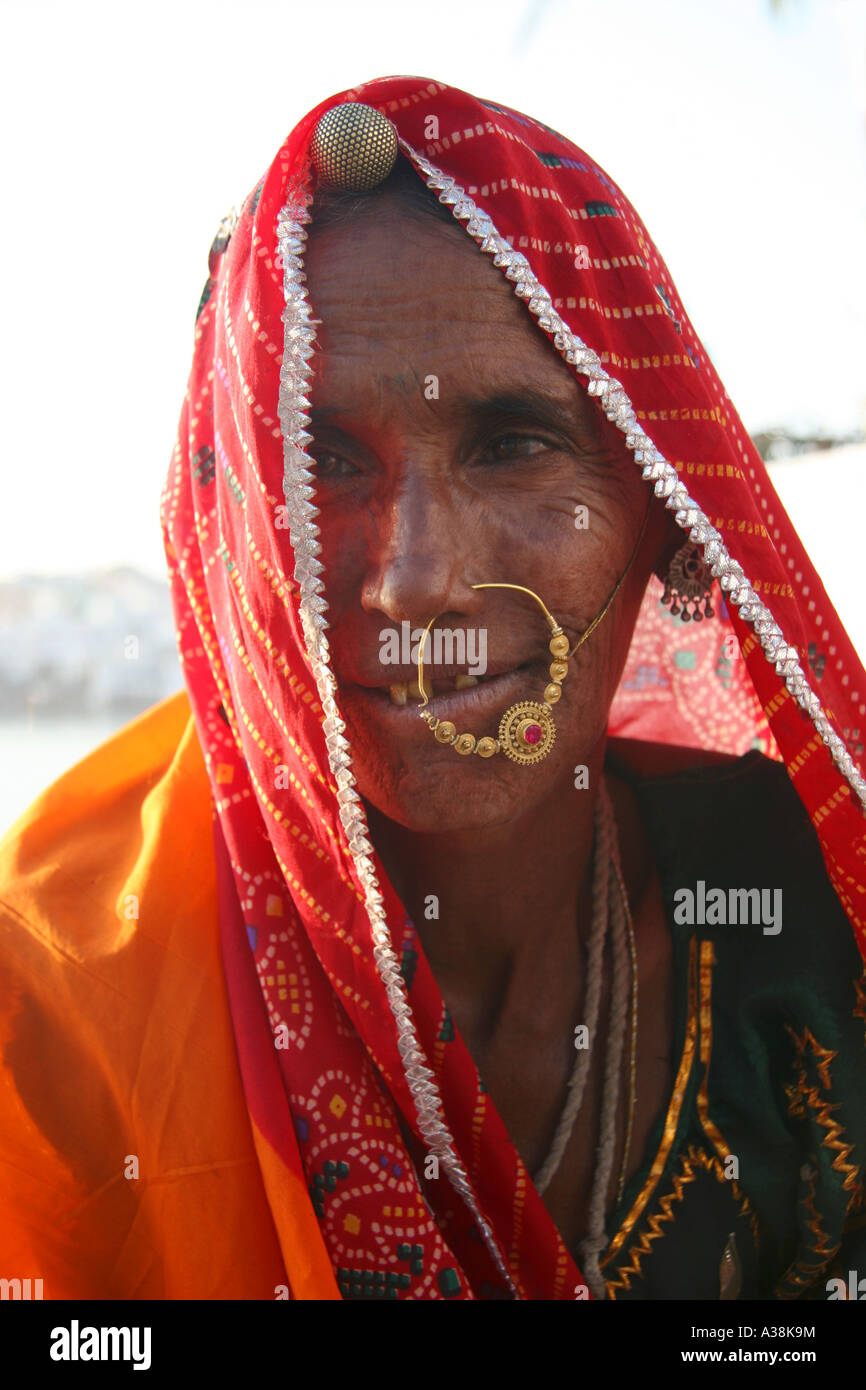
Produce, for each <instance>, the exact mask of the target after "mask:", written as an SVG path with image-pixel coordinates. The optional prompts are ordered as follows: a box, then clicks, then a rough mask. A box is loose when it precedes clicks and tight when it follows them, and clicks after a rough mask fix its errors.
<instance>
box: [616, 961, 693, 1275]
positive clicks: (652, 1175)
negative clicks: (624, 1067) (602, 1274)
mask: <svg viewBox="0 0 866 1390" xmlns="http://www.w3.org/2000/svg"><path fill="white" fill-rule="evenodd" d="M695 957H696V942H695V939H694V937H692V940H691V944H690V947H689V1000H688V1022H687V1024H686V1036H685V1041H684V1043H683V1052H682V1057H681V1058H680V1065H679V1068H678V1070H677V1075H676V1080H675V1082H674V1093H673V1095H672V1097H671V1101H670V1105H669V1106H668V1113H667V1115H666V1116H665V1123H664V1129H663V1131H662V1139H661V1144H660V1145H659V1150H658V1153H657V1154H656V1156H655V1159H654V1160H653V1165H652V1168H651V1169H650V1171H649V1175H648V1177H647V1180H646V1182H645V1183H644V1185H643V1187H642V1188H641V1190H640V1192H639V1193H638V1195H637V1197H636V1198H635V1200H634V1202H633V1203H632V1207H631V1210H630V1211H629V1213H628V1215H627V1216H626V1218H625V1220H624V1221H623V1223H622V1225H621V1226H620V1228H619V1230H618V1231H617V1233H616V1235H615V1236H614V1237H613V1240H612V1241H611V1243H610V1245H609V1246H608V1248H607V1250H606V1252H605V1254H604V1256H603V1257H602V1259H601V1260H600V1264H601V1267H602V1268H604V1266H605V1265H606V1264H608V1263H609V1261H610V1260H612V1259H613V1257H614V1256H615V1255H616V1253H617V1251H618V1250H619V1249H620V1248H621V1247H622V1245H623V1242H624V1241H625V1239H626V1236H627V1235H628V1233H629V1231H630V1230H631V1228H632V1227H633V1226H634V1224H635V1222H636V1221H637V1220H638V1218H639V1217H640V1215H641V1212H642V1211H643V1209H644V1207H645V1206H646V1204H647V1202H648V1201H649V1199H650V1197H651V1196H652V1193H653V1192H654V1191H655V1189H656V1187H657V1185H658V1181H659V1178H660V1177H661V1175H662V1173H663V1171H664V1166H665V1164H666V1162H667V1158H668V1154H669V1153H670V1151H671V1145H672V1144H673V1142H674V1136H675V1135H676V1132H677V1125H678V1124H679V1119H680V1110H681V1109H682V1104H683V1098H684V1096H685V1093H686V1087H687V1085H688V1081H689V1077H690V1075H691V1070H692V1063H693V1062H694V1057H695V1039H696V1036H697V1026H698V1010H697V982H696V974H697V971H696V968H695Z"/></svg>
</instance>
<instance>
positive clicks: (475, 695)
mask: <svg viewBox="0 0 866 1390" xmlns="http://www.w3.org/2000/svg"><path fill="white" fill-rule="evenodd" d="M424 685H425V688H426V689H427V690H428V691H429V689H430V686H429V682H428V680H426V679H425V682H424ZM349 689H350V690H351V691H352V692H353V694H356V695H358V696H360V698H361V700H362V701H363V704H364V705H365V706H366V708H367V709H368V710H370V712H371V713H372V714H373V716H374V718H376V719H378V720H380V721H381V722H382V723H385V724H387V725H389V726H390V727H392V728H393V729H395V730H397V729H401V730H403V731H407V730H408V729H409V728H411V725H412V723H413V721H414V723H415V724H416V725H417V727H418V730H419V732H421V731H423V733H424V734H425V735H426V737H428V738H429V737H430V734H429V730H428V729H425V728H424V725H423V723H422V720H421V719H420V718H419V714H420V711H421V710H422V709H423V710H424V711H425V713H428V714H432V715H435V716H436V718H437V719H450V720H452V721H453V722H454V723H455V724H456V725H457V731H458V733H463V732H464V730H465V721H467V720H476V721H477V720H482V719H490V720H493V719H496V720H497V721H498V718H500V717H501V716H502V714H504V712H505V710H506V709H507V708H508V706H509V705H510V704H513V703H514V701H515V700H520V699H523V700H539V701H540V700H541V698H542V696H543V693H544V682H543V679H542V677H541V676H540V675H539V676H538V679H537V680H534V679H533V666H532V665H527V666H519V667H516V668H515V669H514V670H513V671H505V672H504V673H503V674H502V675H500V676H489V677H487V678H486V679H485V680H483V681H479V683H478V684H477V685H472V686H469V687H468V688H467V689H463V690H450V691H442V692H441V693H439V694H436V693H434V694H433V696H432V697H431V698H430V699H429V700H428V701H427V704H426V705H422V704H421V699H420V697H419V696H413V695H409V696H408V697H407V700H406V703H405V705H400V704H395V703H394V702H393V700H392V698H391V694H390V691H389V690H388V689H384V690H378V689H374V688H372V687H370V686H363V685H355V686H351V687H349ZM465 731H466V732H469V733H474V734H477V736H478V737H481V735H482V734H485V733H486V734H490V735H491V736H494V735H495V733H496V730H495V728H494V729H492V730H491V729H489V728H476V727H473V728H470V729H468V730H465Z"/></svg>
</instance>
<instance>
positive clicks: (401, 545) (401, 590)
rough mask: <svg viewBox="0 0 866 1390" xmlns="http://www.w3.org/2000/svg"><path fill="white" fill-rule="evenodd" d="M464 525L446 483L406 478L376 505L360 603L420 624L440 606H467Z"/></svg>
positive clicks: (471, 606)
mask: <svg viewBox="0 0 866 1390" xmlns="http://www.w3.org/2000/svg"><path fill="white" fill-rule="evenodd" d="M468 532H469V528H468V527H467V526H466V525H465V512H464V513H463V521H461V511H460V508H459V506H458V505H457V504H456V502H455V499H454V496H453V492H452V490H451V489H450V488H448V487H446V486H443V485H441V484H440V483H439V482H438V480H430V479H417V478H416V479H412V480H407V481H405V482H404V484H403V485H402V486H401V488H400V489H399V490H398V491H395V493H394V494H393V495H392V497H391V498H390V499H389V501H388V503H387V505H386V506H385V507H383V508H382V511H381V513H380V514H379V517H378V519H377V525H376V527H375V529H374V534H373V537H372V541H371V547H372V552H371V553H370V554H369V560H368V569H367V574H366V576H365V579H364V582H363V584H362V588H361V605H362V607H363V608H364V609H366V610H367V611H371V612H372V611H375V612H379V613H384V614H385V615H386V616H387V617H389V618H390V619H391V620H392V621H393V622H403V621H406V620H408V621H409V622H413V623H420V624H421V625H422V626H425V625H426V624H427V623H428V622H429V621H430V619H431V618H433V617H436V616H438V614H440V613H446V612H455V611H457V612H467V611H469V612H471V611H474V610H475V609H476V608H478V606H479V599H480V595H479V594H478V593H476V592H475V591H474V590H473V589H472V587H471V585H472V582H473V580H474V579H475V578H476V576H475V574H474V573H472V572H470V560H471V557H470V555H469V554H468V550H469V535H468Z"/></svg>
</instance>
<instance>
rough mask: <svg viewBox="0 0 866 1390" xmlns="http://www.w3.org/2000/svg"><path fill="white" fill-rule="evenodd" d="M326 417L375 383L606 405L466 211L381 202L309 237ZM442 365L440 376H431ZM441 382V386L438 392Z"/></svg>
mask: <svg viewBox="0 0 866 1390" xmlns="http://www.w3.org/2000/svg"><path fill="white" fill-rule="evenodd" d="M305 269H306V272H307V279H308V290H309V298H310V304H311V308H312V313H313V318H314V320H315V321H316V323H317V334H316V337H317V341H316V352H315V356H314V358H313V359H312V362H311V366H312V369H313V381H314V386H313V399H314V405H315V406H316V407H318V411H317V412H314V418H316V415H317V416H318V419H319V421H320V422H321V421H322V420H324V419H325V418H326V417H327V416H328V415H333V414H334V413H335V411H336V410H338V409H339V407H340V406H341V405H342V404H345V405H346V407H347V408H348V407H350V406H352V407H354V406H355V405H356V404H357V398H358V397H359V395H361V396H363V393H364V392H365V391H369V390H370V389H371V388H372V387H373V386H374V383H375V385H376V387H377V390H376V391H375V392H374V395H375V396H376V397H377V398H378V396H379V395H380V394H381V392H382V391H383V390H384V391H387V392H388V393H389V394H390V393H393V394H395V395H399V394H400V393H401V392H405V393H409V392H416V393H417V392H418V390H419V388H420V389H421V391H424V390H425V388H426V390H427V399H428V400H430V399H439V400H442V399H443V397H444V396H446V395H447V396H448V397H449V399H450V403H451V404H452V405H453V406H454V407H455V408H459V407H461V406H464V405H465V406H467V407H468V406H469V405H470V404H471V403H472V402H478V403H479V405H480V404H482V403H484V402H486V401H487V400H494V399H495V398H497V397H501V398H503V400H504V399H505V398H506V397H509V396H514V395H515V394H516V393H518V392H523V394H524V395H525V396H526V398H527V400H530V401H531V400H532V399H533V398H534V399H535V401H536V403H537V404H538V405H539V406H541V405H542V404H545V405H546V406H547V407H548V408H549V409H550V411H551V413H553V412H555V411H556V410H559V412H560V413H561V415H562V416H563V418H564V417H565V415H566V414H567V415H569V416H573V415H574V414H575V413H579V414H584V413H585V414H586V415H587V417H589V418H590V419H592V420H593V421H595V420H596V419H597V417H598V416H599V412H598V410H597V408H596V407H595V405H594V403H593V402H592V401H590V400H589V399H588V397H587V396H586V392H585V391H584V390H583V389H582V388H581V387H580V386H579V385H578V383H577V381H576V380H575V378H574V376H573V375H572V373H571V372H570V371H569V370H568V368H567V367H566V365H565V363H564V362H563V361H562V359H561V357H560V356H559V354H558V353H557V352H556V350H555V349H554V347H553V346H552V344H551V343H550V342H549V341H548V339H547V338H546V337H545V335H544V334H543V333H542V332H541V330H540V329H539V328H538V327H537V325H536V324H535V322H534V320H533V318H532V317H531V315H530V314H529V313H528V312H527V310H526V307H525V306H524V304H523V303H522V302H521V301H520V300H519V299H518V298H517V297H516V295H515V294H514V291H513V287H512V285H511V284H510V282H509V281H507V280H506V279H505V277H504V276H503V275H502V274H501V272H500V271H499V270H497V269H496V267H495V266H494V265H493V264H492V263H491V262H490V260H489V259H488V258H487V257H485V256H484V255H483V254H482V253H481V252H480V251H479V249H478V247H477V246H476V245H475V243H474V242H473V241H472V240H471V238H470V237H468V236H467V235H466V233H465V232H464V231H463V229H462V227H460V225H459V224H458V223H455V224H454V229H453V232H452V230H451V229H450V228H449V227H447V226H442V225H441V224H437V223H435V222H433V221H432V220H431V221H429V222H428V221H425V220H424V219H423V218H419V217H407V216H405V215H395V214H390V213H385V214H384V215H380V213H379V212H376V213H372V212H371V213H369V214H365V215H364V216H362V217H361V218H360V219H359V220H358V222H357V223H355V224H352V225H349V226H341V227H339V228H335V229H332V230H330V229H329V231H328V232H326V233H324V234H322V236H321V237H319V238H317V237H316V236H315V234H314V232H313V233H312V234H311V237H310V244H309V247H308V252H307V256H306V258H305ZM431 377H435V378H436V380H435V384H431V382H430V380H429V379H430V378H431ZM437 392H438V395H436V393H437Z"/></svg>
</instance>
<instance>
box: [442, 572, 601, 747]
mask: <svg viewBox="0 0 866 1390" xmlns="http://www.w3.org/2000/svg"><path fill="white" fill-rule="evenodd" d="M617 587H619V586H617ZM472 588H473V589H517V590H519V591H520V593H523V594H529V596H530V597H531V598H534V599H535V602H536V603H537V604H538V605H539V607H540V608H542V609H543V611H544V616H545V618H546V620H547V624H548V627H549V628H550V633H551V636H550V641H549V643H548V646H549V649H550V654H551V656H552V657H553V660H552V662H551V664H550V668H549V675H550V682H549V684H548V685H547V686H546V688H545V691H544V696H543V699H542V700H541V701H538V700H520V701H518V703H517V704H515V705H511V706H509V708H508V709H507V710H506V711H505V713H504V714H503V716H502V718H501V720H500V721H499V734H498V737H497V738H493V737H492V736H491V735H489V734H487V735H485V736H484V737H483V738H479V739H476V738H475V735H474V734H459V733H458V732H457V729H456V726H455V725H454V724H452V722H451V720H450V719H437V718H436V716H435V715H434V714H431V713H430V711H429V710H425V709H424V705H426V704H427V703H428V701H429V696H428V695H427V691H426V690H425V688H424V657H423V652H424V643H425V642H426V640H427V634H428V632H429V631H430V628H431V627H432V625H433V623H434V622H435V621H436V619H435V618H431V619H430V622H429V623H428V624H427V627H426V628H425V630H424V637H423V638H422V640H421V644H420V646H419V648H418V685H419V687H420V690H421V709H420V710H419V711H418V712H419V714H420V716H421V718H422V719H423V720H424V722H425V723H426V724H427V726H428V727H429V729H430V730H431V732H432V733H433V736H434V738H435V739H436V740H437V742H439V743H449V744H451V746H452V747H453V748H454V749H455V750H456V752H458V753H463V754H466V753H477V754H478V756H479V758H492V757H493V754H494V753H498V752H499V751H500V750H501V751H502V752H503V753H504V754H505V755H506V757H508V758H510V759H511V761H512V762H515V763H521V764H522V765H523V766H524V767H528V766H530V765H531V764H533V763H540V762H541V760H542V758H546V757H547V755H548V753H549V752H550V750H551V748H552V747H553V741H554V739H555V738H556V726H555V724H554V722H553V719H552V717H551V709H552V707H553V705H554V704H555V703H556V701H557V700H558V699H559V697H560V695H561V694H562V682H563V681H564V680H565V677H566V676H567V675H568V659H569V657H570V656H573V655H574V652H573V651H570V650H569V647H570V643H569V640H568V638H567V637H566V635H565V633H564V632H563V630H562V628H561V627H560V626H559V623H558V622H557V621H556V619H555V618H554V617H553V616H552V615H551V614H550V613H549V612H548V610H547V608H545V606H544V604H543V603H542V601H541V599H540V598H539V597H538V594H535V593H533V592H532V590H531V589H526V588H524V587H523V585H522V584H473V585H472ZM611 602H612V599H611V600H609V601H608V603H607V605H606V606H605V609H604V612H603V613H601V614H600V615H599V617H598V618H596V620H595V622H594V623H592V624H591V626H590V627H588V628H587V630H586V632H585V633H584V634H583V636H582V637H581V638H580V639H579V641H578V642H577V643H576V644H575V647H574V651H577V648H578V647H579V646H581V645H582V643H583V642H584V641H585V640H586V638H587V637H588V636H589V634H590V633H591V632H592V631H593V629H594V628H595V627H597V626H598V624H599V623H600V622H601V619H602V618H603V617H604V613H606V612H607V609H608V608H609V607H610V604H611Z"/></svg>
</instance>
